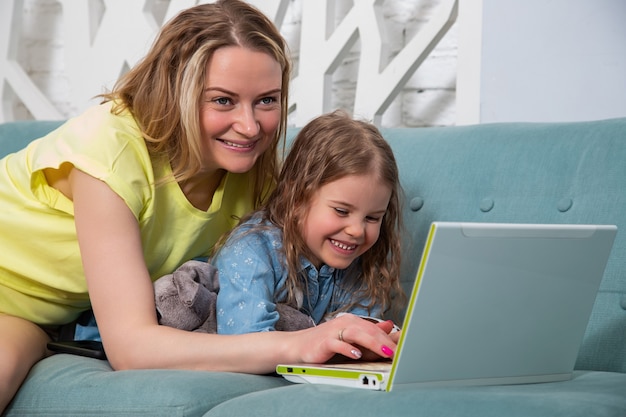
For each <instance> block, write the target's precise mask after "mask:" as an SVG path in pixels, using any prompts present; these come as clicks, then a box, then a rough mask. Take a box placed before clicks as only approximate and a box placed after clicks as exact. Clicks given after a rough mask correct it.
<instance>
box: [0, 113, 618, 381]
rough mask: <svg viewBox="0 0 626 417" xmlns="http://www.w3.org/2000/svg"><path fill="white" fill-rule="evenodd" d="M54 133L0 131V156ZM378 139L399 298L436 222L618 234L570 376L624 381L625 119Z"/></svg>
mask: <svg viewBox="0 0 626 417" xmlns="http://www.w3.org/2000/svg"><path fill="white" fill-rule="evenodd" d="M59 124H60V122H57V121H48V122H41V121H40V122H33V121H31V122H13V123H5V124H0V156H2V155H4V154H6V153H8V152H12V151H15V150H17V149H20V148H21V147H23V146H25V144H26V143H28V141H30V140H32V139H34V138H36V137H39V136H42V135H43V134H45V133H47V132H48V131H50V130H52V129H53V128H55V127H56V126H58V125H59ZM296 132H297V129H290V131H289V133H288V136H289V137H290V138H292V137H293V136H294V135H295V133H296ZM383 135H384V136H385V137H386V138H387V140H388V141H389V143H390V144H391V146H392V148H393V149H394V152H395V155H396V158H397V161H398V165H399V169H400V174H401V180H402V185H403V189H404V193H405V205H404V206H405V209H404V220H405V225H406V235H405V238H404V241H403V244H404V249H403V252H404V262H403V268H402V277H401V279H402V282H403V285H404V287H405V289H406V290H407V291H410V289H411V287H412V284H413V280H414V278H415V274H416V270H417V266H418V264H419V257H420V256H419V254H421V250H422V247H423V245H424V239H425V237H426V234H427V232H428V228H429V226H430V223H431V222H433V221H436V220H439V221H480V222H513V223H574V224H585V223H599V224H616V225H617V226H618V234H617V238H616V240H615V245H614V247H613V252H612V254H611V257H610V260H609V263H608V265H607V268H606V271H605V275H604V278H603V281H602V284H601V287H600V291H599V293H598V296H597V299H596V303H595V306H594V310H593V313H592V317H591V319H590V322H589V325H588V328H587V332H586V335H585V339H584V341H583V345H582V347H581V351H580V354H579V357H578V361H577V364H576V366H577V368H578V369H592V370H605V371H618V372H626V210H624V207H626V118H624V119H614V120H605V121H595V122H581V123H550V124H535V123H505V124H491V125H476V126H463V127H440V128H416V129H383ZM563 296H564V297H567V289H566V288H564V293H563Z"/></svg>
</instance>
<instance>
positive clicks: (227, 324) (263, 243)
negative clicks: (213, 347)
mask: <svg viewBox="0 0 626 417" xmlns="http://www.w3.org/2000/svg"><path fill="white" fill-rule="evenodd" d="M272 256H274V255H273V248H272V247H271V244H268V242H267V240H266V239H264V238H262V237H261V236H259V235H257V234H254V233H248V234H243V235H239V236H237V235H235V236H233V239H231V240H230V241H229V242H227V244H226V245H225V246H223V247H222V248H221V249H220V251H219V252H218V253H217V254H216V256H215V258H213V260H212V263H213V265H215V267H216V268H217V269H218V270H219V280H220V291H219V293H218V296H217V331H218V333H222V334H241V333H250V332H261V331H268V330H274V326H275V324H276V322H277V321H278V312H277V311H276V303H275V294H274V293H275V288H276V282H275V281H276V279H275V271H274V267H273V258H272Z"/></svg>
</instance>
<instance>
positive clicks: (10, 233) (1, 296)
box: [0, 104, 253, 324]
mask: <svg viewBox="0 0 626 417" xmlns="http://www.w3.org/2000/svg"><path fill="white" fill-rule="evenodd" d="M110 109H111V105H110V104H104V105H101V106H96V107H94V108H92V109H89V110H87V111H86V112H85V113H84V114H82V115H80V116H78V117H76V118H74V119H71V120H69V121H68V122H67V123H65V124H64V125H62V126H61V127H59V128H58V129H57V130H55V131H53V132H51V133H50V134H48V135H47V136H44V137H43V138H40V139H37V140H35V141H33V142H31V143H30V144H29V145H28V146H27V147H26V148H24V149H23V150H21V151H19V152H17V153H14V154H11V155H8V156H6V157H5V158H3V159H2V160H0V202H1V208H0V230H1V233H0V313H7V314H12V315H16V316H20V317H24V318H26V319H28V320H31V321H33V322H36V323H39V324H62V323H65V322H69V321H71V320H73V319H75V318H76V317H77V316H78V315H79V314H80V312H81V311H83V310H85V309H87V308H89V297H88V294H87V286H86V281H85V276H84V272H83V268H82V263H81V257H80V253H79V248H78V241H77V238H76V230H75V225H74V208H73V204H72V201H70V200H69V199H67V198H66V197H65V196H64V195H63V194H62V193H60V192H59V191H57V190H56V189H54V188H52V187H50V186H49V185H48V183H47V181H46V177H45V176H44V174H43V171H42V170H43V169H44V168H58V167H59V166H61V164H63V163H65V162H69V163H71V164H72V165H74V166H75V167H76V168H78V169H80V170H81V171H84V172H86V173H87V174H89V175H91V176H93V177H95V178H98V179H100V180H102V181H104V182H105V183H106V184H107V185H108V186H109V187H111V189H112V190H113V191H114V192H115V193H117V194H118V195H119V196H120V197H121V198H122V199H123V200H124V201H125V202H126V204H127V205H128V207H129V208H130V210H131V211H132V212H133V213H134V215H135V217H136V218H137V221H138V223H139V227H140V231H141V238H142V243H143V250H144V258H145V261H146V265H147V267H148V270H149V272H150V276H151V277H152V279H153V280H155V279H157V278H159V277H160V276H162V275H165V274H168V273H171V272H172V271H173V270H174V269H176V268H177V267H178V266H179V265H180V264H182V263H183V262H185V261H186V260H189V259H192V258H194V257H198V256H207V255H208V254H209V251H210V249H211V248H212V247H213V245H214V244H215V242H216V241H217V239H218V238H219V237H220V235H222V233H224V232H226V231H228V230H230V229H231V228H232V227H234V226H235V224H236V223H237V219H236V218H237V217H242V216H243V215H245V214H247V213H248V212H250V211H251V210H252V209H253V201H252V188H253V182H252V180H251V178H250V174H230V173H228V174H227V175H225V177H224V179H223V180H222V183H221V184H220V186H219V187H218V189H217V191H216V192H215V194H214V197H213V202H212V204H211V207H210V208H209V209H208V210H207V211H201V210H198V209H196V208H195V207H193V206H192V205H191V203H189V201H188V200H187V199H186V197H185V196H184V194H183V193H182V191H181V189H180V187H179V186H178V184H177V183H176V182H175V181H168V182H166V183H164V184H161V183H158V181H159V179H162V178H171V168H170V165H169V163H160V164H155V165H154V166H153V163H152V161H151V159H150V155H149V153H148V150H147V148H146V145H145V142H144V139H143V138H142V137H141V135H140V132H139V128H138V126H137V124H136V122H135V120H134V118H133V117H132V116H131V115H130V113H128V112H124V113H123V114H121V115H114V114H112V113H111V112H110ZM154 169H156V170H157V171H156V172H155V170H154ZM155 182H156V183H158V184H160V185H156V186H155ZM111 262H114V263H122V262H124V260H123V259H111Z"/></svg>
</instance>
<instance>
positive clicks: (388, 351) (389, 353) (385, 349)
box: [380, 345, 393, 356]
mask: <svg viewBox="0 0 626 417" xmlns="http://www.w3.org/2000/svg"><path fill="white" fill-rule="evenodd" d="M380 350H382V351H383V353H384V354H385V355H387V356H393V350H391V348H389V347H388V346H385V345H383V347H382V348H381V349H380Z"/></svg>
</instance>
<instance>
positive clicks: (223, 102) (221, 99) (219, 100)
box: [213, 97, 230, 106]
mask: <svg viewBox="0 0 626 417" xmlns="http://www.w3.org/2000/svg"><path fill="white" fill-rule="evenodd" d="M213 102H214V103H217V104H219V105H221V106H227V105H229V104H230V99H229V98H227V97H218V98H216V99H214V100H213Z"/></svg>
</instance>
